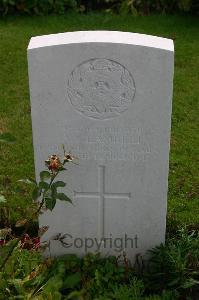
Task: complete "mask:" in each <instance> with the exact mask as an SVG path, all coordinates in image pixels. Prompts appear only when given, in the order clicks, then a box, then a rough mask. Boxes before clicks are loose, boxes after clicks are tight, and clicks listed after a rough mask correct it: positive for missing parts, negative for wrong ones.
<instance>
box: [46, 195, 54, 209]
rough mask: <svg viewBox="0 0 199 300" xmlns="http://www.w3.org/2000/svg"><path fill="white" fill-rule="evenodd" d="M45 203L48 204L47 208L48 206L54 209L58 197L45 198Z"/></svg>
mask: <svg viewBox="0 0 199 300" xmlns="http://www.w3.org/2000/svg"><path fill="white" fill-rule="evenodd" d="M45 204H46V208H48V209H50V210H51V211H52V210H53V208H54V207H55V204H56V199H54V198H45Z"/></svg>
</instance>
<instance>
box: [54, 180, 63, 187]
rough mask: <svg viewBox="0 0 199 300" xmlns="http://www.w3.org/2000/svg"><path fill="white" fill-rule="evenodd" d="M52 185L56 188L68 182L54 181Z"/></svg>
mask: <svg viewBox="0 0 199 300" xmlns="http://www.w3.org/2000/svg"><path fill="white" fill-rule="evenodd" d="M52 186H54V187H56V188H58V187H64V186H66V183H65V182H63V181H56V182H55V183H53V185H52Z"/></svg>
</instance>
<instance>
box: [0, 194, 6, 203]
mask: <svg viewBox="0 0 199 300" xmlns="http://www.w3.org/2000/svg"><path fill="white" fill-rule="evenodd" d="M0 203H6V198H5V197H4V196H3V195H0Z"/></svg>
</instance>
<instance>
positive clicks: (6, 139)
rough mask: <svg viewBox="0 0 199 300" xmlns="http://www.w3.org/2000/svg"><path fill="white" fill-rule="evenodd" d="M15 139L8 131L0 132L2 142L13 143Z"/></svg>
mask: <svg viewBox="0 0 199 300" xmlns="http://www.w3.org/2000/svg"><path fill="white" fill-rule="evenodd" d="M15 141H16V139H15V138H14V137H13V136H12V135H11V134H10V133H9V132H6V133H1V134H0V142H2V143H9V144H13V143H14V142H15Z"/></svg>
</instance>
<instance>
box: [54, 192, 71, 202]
mask: <svg viewBox="0 0 199 300" xmlns="http://www.w3.org/2000/svg"><path fill="white" fill-rule="evenodd" d="M56 198H57V199H59V200H63V201H68V202H70V203H72V200H71V199H70V198H69V197H68V196H66V195H65V194H64V193H57V195H56Z"/></svg>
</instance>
